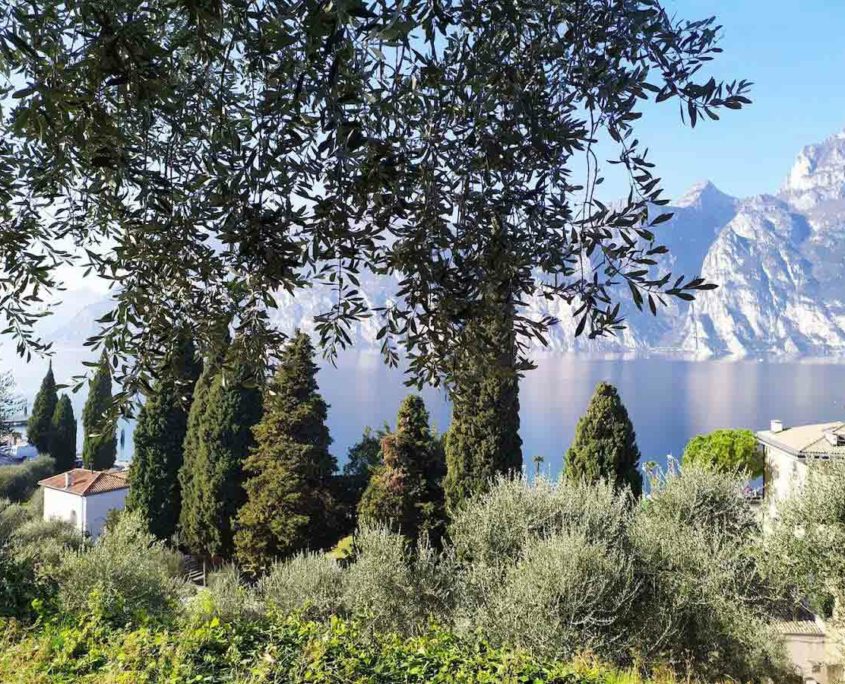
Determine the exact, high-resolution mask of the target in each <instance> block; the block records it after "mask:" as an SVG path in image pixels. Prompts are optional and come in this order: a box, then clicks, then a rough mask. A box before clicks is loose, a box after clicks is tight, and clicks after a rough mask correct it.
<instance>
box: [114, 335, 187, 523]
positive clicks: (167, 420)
mask: <svg viewBox="0 0 845 684" xmlns="http://www.w3.org/2000/svg"><path fill="white" fill-rule="evenodd" d="M200 368H201V364H200V362H199V361H198V360H197V356H196V353H195V350H194V343H193V340H192V339H191V338H190V337H189V336H188V335H179V336H178V337H177V339H176V340H175V343H174V349H173V351H172V353H171V354H170V356H169V357H168V358H167V360H166V363H165V366H164V368H163V369H162V370H161V372H160V373H159V377H158V379H157V380H156V383H155V384H154V386H153V388H152V391H151V393H150V394H149V396H148V397H147V400H146V402H145V403H144V405H143V406H142V407H141V411H140V414H139V416H138V424H137V426H136V427H135V433H134V443H135V453H134V456H133V458H132V465H131V467H130V478H129V484H130V488H129V496H128V499H127V502H126V503H127V507H128V508H130V509H132V510H135V511H138V512H139V513H140V514H141V515H142V517H143V518H144V520H145V521H146V523H147V526H148V528H149V530H150V532H151V533H152V534H154V535H155V536H156V537H158V538H159V539H168V538H170V537H171V536H172V535H173V533H174V532H175V531H176V525H177V523H178V522H179V512H180V510H181V508H182V495H181V488H180V486H179V477H178V475H179V470H180V468H181V467H182V458H183V448H184V443H185V433H186V432H187V426H188V411H189V408H190V406H191V400H192V397H193V392H194V385H195V383H196V381H197V377H198V375H199V373H200Z"/></svg>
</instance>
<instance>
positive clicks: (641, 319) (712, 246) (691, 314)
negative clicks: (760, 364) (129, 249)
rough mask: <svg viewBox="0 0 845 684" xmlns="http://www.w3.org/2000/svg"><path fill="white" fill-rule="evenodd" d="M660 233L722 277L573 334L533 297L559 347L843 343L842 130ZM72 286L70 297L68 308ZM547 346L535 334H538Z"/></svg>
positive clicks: (290, 303) (694, 208)
mask: <svg viewBox="0 0 845 684" xmlns="http://www.w3.org/2000/svg"><path fill="white" fill-rule="evenodd" d="M667 210H669V211H671V212H673V215H674V216H673V218H672V220H671V221H668V222H667V223H665V224H663V225H661V226H660V227H659V230H658V234H657V240H658V241H659V242H660V243H661V244H665V245H666V246H667V247H668V249H669V254H668V255H666V258H665V260H664V262H663V263H662V267H663V268H664V269H666V270H669V271H671V272H672V273H674V274H676V275H679V274H684V275H686V276H688V277H690V276H695V275H699V274H700V275H702V276H703V277H704V278H706V279H707V280H709V281H711V282H714V283H717V284H718V285H719V287H718V288H717V289H715V290H710V291H706V292H701V293H699V295H698V296H697V299H696V301H695V302H694V303H693V304H686V303H684V302H671V303H670V305H669V306H668V307H667V308H666V309H663V310H660V311H659V312H658V315H657V316H656V317H654V316H652V315H651V314H649V313H641V312H638V311H637V310H636V309H635V308H634V306H633V304H632V303H631V301H630V298H629V296H628V293H627V288H625V289H621V290H620V291H619V298H620V299H621V300H622V302H623V306H622V311H623V313H624V315H625V316H626V322H627V327H626V328H625V330H623V331H621V332H620V333H619V334H618V335H616V336H611V337H603V338H600V339H596V340H589V339H587V338H586V337H580V338H575V336H574V332H575V325H576V322H575V320H574V319H573V318H572V316H571V311H570V309H569V307H568V306H567V305H566V304H564V303H563V302H548V301H546V300H545V299H544V298H542V297H537V298H535V299H533V300H531V301H529V302H527V309H528V311H529V313H531V314H532V315H534V316H541V315H545V314H550V315H552V316H555V317H557V318H558V319H559V320H560V324H559V325H558V326H556V327H555V328H554V329H553V330H552V331H551V333H550V335H549V348H550V349H551V350H552V351H576V352H585V353H599V354H603V353H635V354H642V353H672V354H684V355H690V356H693V357H695V358H706V357H713V356H732V357H744V356H758V355H766V356H830V355H835V356H839V355H845V278H842V277H841V273H842V267H843V265H845V132H843V133H839V134H837V135H835V136H833V137H831V138H829V139H828V140H825V141H824V142H822V143H819V144H816V145H809V146H807V147H805V148H804V149H803V150H802V151H801V153H800V154H799V155H798V157H797V159H796V161H795V163H794V165H793V167H792V170H791V171H790V172H789V174H788V176H787V179H786V182H785V183H784V186H783V187H782V188H781V189H780V190H779V191H777V192H776V193H775V194H772V195H761V196H757V197H751V198H747V199H737V198H734V197H731V196H729V195H726V194H725V193H723V192H721V191H720V190H719V189H718V188H716V187H715V186H714V185H713V184H712V183H710V182H709V181H704V182H701V183H697V184H696V185H694V186H693V187H692V188H690V190H689V191H688V192H687V193H686V194H684V195H683V196H682V197H681V198H680V199H678V200H677V201H676V202H675V203H674V205H673V206H671V207H667ZM361 285H362V287H361V291H362V292H365V293H366V294H367V297H368V299H369V303H370V304H371V305H372V306H379V305H382V304H384V303H386V302H388V301H389V300H390V299H391V297H393V296H394V293H395V291H396V279H395V278H385V277H375V276H369V277H365V278H364V279H363V282H362V283H361ZM72 301H73V298H72V296H71V297H70V299H69V301H67V302H66V303H65V304H64V305H63V308H64V309H68V307H70V308H72V307H73V304H72ZM331 301H332V292H331V290H329V289H327V288H321V287H317V288H314V289H311V290H305V291H302V292H297V294H296V296H289V295H283V296H282V297H281V298H280V307H279V309H278V310H277V311H276V312H274V314H273V316H274V322H275V324H276V325H278V326H279V328H281V329H282V330H285V331H292V330H294V329H295V328H297V327H301V328H303V329H305V330H312V329H313V317H314V315H315V314H316V313H319V312H321V311H325V310H326V309H327V308H328V307H329V306H330V304H331ZM107 309H108V303H107V302H106V301H105V300H102V301H95V302H86V305H85V306H83V307H78V308H77V309H76V310H75V312H74V313H73V314H68V313H67V311H64V313H62V314H60V316H59V322H58V323H57V325H56V326H55V328H54V329H53V330H51V331H50V332H49V334H48V337H49V338H50V339H54V340H55V341H56V343H57V344H58V345H62V346H79V345H81V343H82V341H83V340H84V339H85V337H87V336H88V335H90V334H91V333H92V332H93V331H94V330H95V329H96V324H95V321H96V318H97V317H99V316H100V315H102V314H103V313H105V311H106V310H107ZM377 332H378V321H377V319H376V318H371V319H368V320H365V321H363V322H361V323H360V324H357V325H355V326H354V327H353V330H352V334H351V337H352V340H353V343H354V344H355V345H356V347H358V348H365V349H367V348H372V349H377V348H378V347H379V342H378V341H377V340H376V334H377ZM538 346H539V345H538Z"/></svg>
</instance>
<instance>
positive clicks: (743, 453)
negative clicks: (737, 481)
mask: <svg viewBox="0 0 845 684" xmlns="http://www.w3.org/2000/svg"><path fill="white" fill-rule="evenodd" d="M683 464H684V466H698V467H704V468H715V469H717V470H721V471H723V472H726V473H737V472H742V473H743V474H745V475H747V476H750V477H760V476H762V475H763V454H762V452H761V451H760V449H759V447H758V444H757V438H756V437H755V436H754V433H753V432H751V430H714V431H713V432H711V433H709V434H706V435H696V436H695V437H693V438H692V439H691V440H690V441H689V442H688V443H687V445H686V447H684V455H683Z"/></svg>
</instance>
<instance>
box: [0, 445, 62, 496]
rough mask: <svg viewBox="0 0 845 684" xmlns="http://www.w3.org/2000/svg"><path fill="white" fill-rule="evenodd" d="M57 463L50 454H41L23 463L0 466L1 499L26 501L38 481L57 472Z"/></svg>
mask: <svg viewBox="0 0 845 684" xmlns="http://www.w3.org/2000/svg"><path fill="white" fill-rule="evenodd" d="M55 468H56V463H55V461H53V459H52V458H50V457H49V456H39V457H38V458H34V459H32V460H31V461H26V462H25V463H22V464H21V465H11V466H0V499H9V500H10V501H14V502H23V501H26V500H27V499H28V498H29V497H30V496H32V494H33V492H34V491H35V489H36V488H37V487H38V482H39V481H40V480H43V479H44V478H45V477H50V475H52V474H53V473H54V472H55Z"/></svg>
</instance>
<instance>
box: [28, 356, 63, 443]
mask: <svg viewBox="0 0 845 684" xmlns="http://www.w3.org/2000/svg"><path fill="white" fill-rule="evenodd" d="M58 403H59V394H58V391H57V390H56V379H55V377H53V362H52V361H51V362H50V365H49V367H48V368H47V374H46V375H45V376H44V379H43V380H42V381H41V388H40V389H39V390H38V394H36V395H35V401H34V402H33V404H32V414H30V416H29V421H28V422H27V425H26V436H27V438H28V439H29V442H30V444H33V445H35V447H36V448H37V449H38V453H40V454H46V453H48V452H49V450H50V425H51V423H52V420H53V414H54V413H55V411H56V405H57V404H58Z"/></svg>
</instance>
